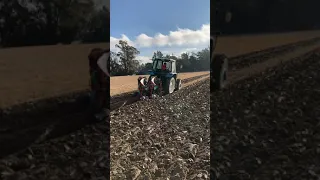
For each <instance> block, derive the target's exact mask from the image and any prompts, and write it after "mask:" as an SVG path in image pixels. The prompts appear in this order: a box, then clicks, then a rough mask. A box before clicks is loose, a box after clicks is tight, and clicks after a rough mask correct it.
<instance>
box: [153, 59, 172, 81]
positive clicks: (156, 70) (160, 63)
mask: <svg viewBox="0 0 320 180" xmlns="http://www.w3.org/2000/svg"><path fill="white" fill-rule="evenodd" d="M176 74H177V70H176V61H175V60H174V59H169V58H155V59H153V63H152V71H151V72H150V75H153V76H164V77H173V76H175V75H176Z"/></svg>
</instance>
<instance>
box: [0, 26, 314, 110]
mask: <svg viewBox="0 0 320 180" xmlns="http://www.w3.org/2000/svg"><path fill="white" fill-rule="evenodd" d="M319 32H320V31H307V32H295V33H287V34H268V35H251V36H248V35H246V36H230V37H221V38H220V39H219V41H218V46H217V51H218V52H225V53H226V54H227V55H228V56H235V55H239V54H245V53H248V52H251V51H255V50H260V49H265V48H268V47H272V46H276V45H281V44H287V43H291V42H295V41H299V40H302V39H309V38H312V37H316V36H318V35H320V33H319ZM108 46H109V44H107V43H100V44H87V45H78V44H73V45H55V46H38V47H22V48H10V49H1V50H0V82H1V83H0V97H1V100H0V107H5V106H9V105H13V104H17V103H21V102H25V101H29V100H32V99H39V98H44V97H50V96H55V95H59V94H63V93H69V92H72V91H76V90H83V89H87V88H88V81H89V74H88V61H87V55H88V53H89V51H90V49H91V48H94V47H108ZM74 64H75V65H74ZM74 66H75V67H74ZM182 76H184V75H182ZM119 78H120V77H117V78H115V79H114V78H112V79H111V86H112V87H111V92H113V93H114V92H115V91H119V92H125V91H128V90H126V89H125V88H123V86H121V84H125V87H126V88H129V89H130V88H131V89H132V88H133V87H135V86H136V77H135V76H127V77H121V78H120V79H119ZM130 78H132V79H130ZM184 78H187V77H184ZM119 84H120V86H119ZM133 84H134V85H133ZM114 86H115V87H119V89H118V90H115V89H116V88H113V87H114ZM135 88H136V87H135Z"/></svg>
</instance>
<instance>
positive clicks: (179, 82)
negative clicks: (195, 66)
mask: <svg viewBox="0 0 320 180" xmlns="http://www.w3.org/2000/svg"><path fill="white" fill-rule="evenodd" d="M181 87H182V84H181V79H177V83H176V89H175V90H176V91H178V90H180V89H181Z"/></svg>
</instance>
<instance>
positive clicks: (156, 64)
mask: <svg viewBox="0 0 320 180" xmlns="http://www.w3.org/2000/svg"><path fill="white" fill-rule="evenodd" d="M164 65H165V66H166V69H167V70H169V71H171V62H165V61H161V60H158V61H157V60H155V61H153V69H154V70H162V67H163V66H164Z"/></svg>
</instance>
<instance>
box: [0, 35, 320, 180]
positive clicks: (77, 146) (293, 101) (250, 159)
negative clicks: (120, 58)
mask: <svg viewBox="0 0 320 180" xmlns="http://www.w3.org/2000/svg"><path fill="white" fill-rule="evenodd" d="M319 35H320V34H319ZM291 43H292V42H291ZM282 45H283V44H282ZM319 47H320V40H319V39H314V40H311V41H306V42H300V43H293V44H289V45H285V46H281V47H277V48H271V49H264V50H261V51H259V52H255V53H246V54H245V55H243V56H238V57H234V58H231V59H230V66H229V70H230V73H229V80H230V84H229V86H228V88H227V89H226V90H223V91H219V92H213V93H210V79H209V78H208V76H207V77H205V76H196V77H190V78H186V79H185V80H184V81H183V82H184V83H185V84H188V86H186V87H184V88H183V89H181V90H180V91H177V92H175V93H173V94H172V95H167V96H164V97H162V98H156V99H152V100H146V101H138V102H135V103H127V105H125V106H122V107H121V108H115V109H114V110H113V111H112V112H111V121H110V122H109V121H106V122H101V123H97V124H91V125H88V122H86V121H85V120H84V119H85V118H84V113H83V112H79V109H78V110H77V109H74V108H71V106H69V105H65V104H64V106H62V107H60V106H59V107H51V109H50V111H48V112H49V114H50V115H49V116H50V117H48V115H47V114H46V115H44V114H41V113H40V115H39V114H37V113H35V114H30V113H26V114H27V115H28V116H25V115H24V114H22V115H20V116H13V117H11V118H10V116H9V117H8V118H7V119H6V120H4V121H0V123H1V124H0V125H1V126H0V127H1V128H0V133H1V136H0V147H4V148H2V149H0V157H1V159H0V174H1V177H2V178H3V179H13V178H15V179H19V178H20V179H49V178H50V179H107V177H108V176H109V175H111V179H136V180H140V179H167V178H169V179H209V178H210V176H212V177H215V178H216V179H217V178H219V179H277V178H278V179H280V178H281V179H297V180H298V179H317V177H319V174H320V169H319V166H318V165H319V164H320V146H319V144H320V134H319V133H320V131H319V126H320V124H319V120H320V119H319V117H320V112H319V109H320V103H319V102H320V99H319V97H320V96H319V95H320V94H319V92H320V90H319V88H320V74H319V73H318V70H319V68H320V48H319ZM120 96H121V95H119V96H117V97H114V98H112V100H111V101H117V98H119V99H121V98H120ZM209 97H211V98H209ZM123 99H126V96H125V95H123V97H122V100H123ZM79 107H80V106H79ZM210 107H211V111H210ZM68 108H70V109H68ZM60 111H62V112H60ZM57 112H60V113H58V114H57ZM210 117H211V119H210ZM44 122H46V123H44ZM85 125H88V126H85ZM35 126H36V127H35ZM210 135H211V137H210ZM109 136H110V139H109V138H108V137H109ZM9 142H10V143H9ZM22 145H23V146H22ZM109 145H110V148H109ZM210 150H211V151H210ZM13 152H14V153H13ZM109 152H110V155H109ZM12 153H13V154H12ZM9 154H11V155H9ZM210 154H211V155H210ZM210 156H211V157H210ZM210 161H211V162H210ZM109 163H110V166H109ZM210 163H211V165H212V166H211V167H210ZM109 168H110V172H109Z"/></svg>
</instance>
